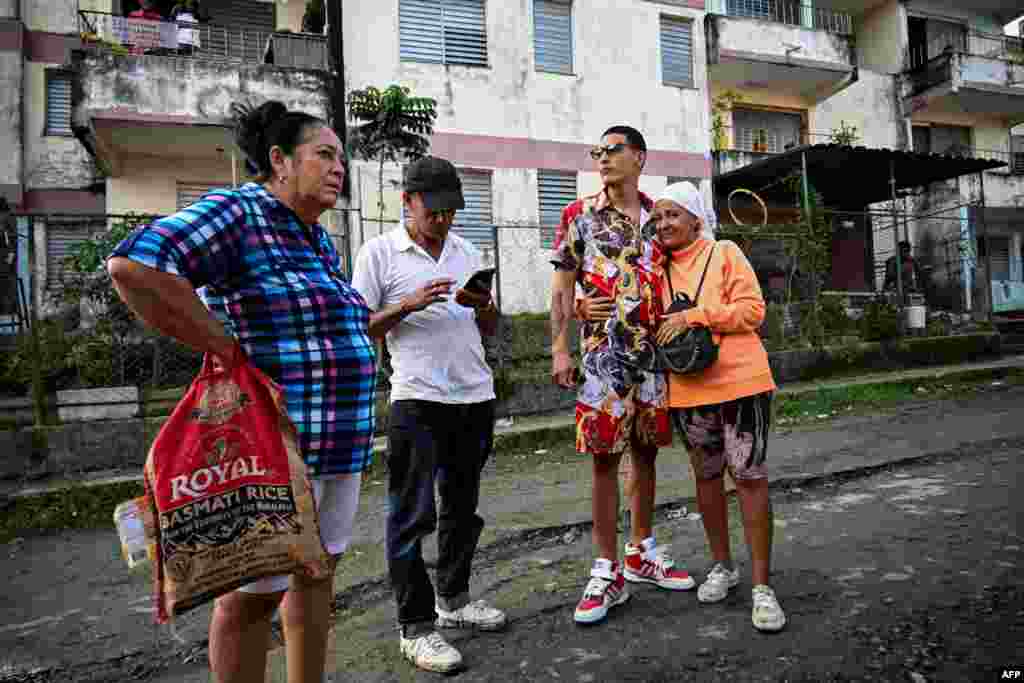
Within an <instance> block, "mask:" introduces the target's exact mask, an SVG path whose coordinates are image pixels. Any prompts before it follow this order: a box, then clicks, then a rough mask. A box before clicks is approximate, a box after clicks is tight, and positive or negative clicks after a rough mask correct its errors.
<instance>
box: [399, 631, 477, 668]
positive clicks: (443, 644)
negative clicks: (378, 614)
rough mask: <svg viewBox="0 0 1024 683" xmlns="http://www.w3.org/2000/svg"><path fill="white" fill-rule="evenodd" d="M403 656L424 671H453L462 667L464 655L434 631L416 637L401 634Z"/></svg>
mask: <svg viewBox="0 0 1024 683" xmlns="http://www.w3.org/2000/svg"><path fill="white" fill-rule="evenodd" d="M401 650H402V656H403V657H405V658H406V659H408V660H409V661H410V662H412V663H413V664H415V665H416V666H417V667H418V668H420V669H423V670H424V671H433V672H434V673H442V674H446V673H451V672H452V671H457V670H458V669H460V668H462V655H461V654H459V651H458V650H456V649H455V648H454V647H452V646H451V645H449V644H448V641H446V640H445V639H444V638H443V637H442V636H441V634H440V633H438V632H437V631H433V632H431V633H428V634H426V635H422V636H418V637H416V638H406V637H405V636H401Z"/></svg>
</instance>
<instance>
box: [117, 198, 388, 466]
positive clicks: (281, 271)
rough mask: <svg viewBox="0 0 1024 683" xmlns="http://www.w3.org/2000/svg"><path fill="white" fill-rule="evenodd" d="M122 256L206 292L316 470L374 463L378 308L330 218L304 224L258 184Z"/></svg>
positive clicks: (182, 215)
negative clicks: (345, 262) (357, 279)
mask: <svg viewBox="0 0 1024 683" xmlns="http://www.w3.org/2000/svg"><path fill="white" fill-rule="evenodd" d="M311 239H312V242H311ZM111 255H112V256H124V257H127V258H130V259H132V260H133V261H136V262H138V263H141V264H143V265H145V266H148V267H150V268H154V269H156V270H159V271H162V272H165V273H171V274H174V275H179V276H181V277H184V278H186V279H187V280H188V281H189V282H190V283H191V284H192V286H193V287H195V288H196V289H197V290H199V294H200V296H201V297H202V299H203V301H204V302H205V303H206V305H207V307H208V308H209V309H210V310H211V311H212V312H213V314H214V315H215V316H216V317H217V318H218V319H219V320H220V321H221V322H223V323H224V325H225V327H226V328H227V329H228V331H229V332H231V333H232V334H234V335H235V337H236V338H237V339H238V341H239V343H240V344H241V345H242V348H243V349H244V350H245V352H246V354H247V355H248V356H249V359H250V361H251V362H252V363H253V364H254V365H255V366H256V367H258V368H259V369H260V370H262V371H263V372H265V373H266V374H267V375H268V376H269V377H270V378H272V379H273V380H274V381H275V382H277V383H278V384H280V385H281V387H282V388H283V389H284V392H285V397H286V400H287V404H288V414H289V416H290V417H291V419H292V421H293V422H294V423H295V426H296V427H297V428H298V432H299V446H300V449H301V451H302V454H303V457H304V458H305V461H306V465H307V467H308V471H309V474H310V475H311V476H327V475H332V474H346V473H354V472H361V471H362V470H363V469H365V468H366V467H367V466H368V465H369V463H370V459H371V454H372V450H373V430H374V391H375V388H376V387H375V384H376V367H375V360H376V359H375V351H374V345H373V343H372V341H371V340H370V337H369V334H368V331H367V328H368V325H369V314H370V311H369V309H368V308H367V307H366V302H365V301H364V300H363V298H362V296H360V295H359V293H358V292H357V291H356V290H355V289H353V288H352V287H351V285H349V283H348V282H346V281H345V280H344V275H343V274H342V271H341V261H340V259H339V257H338V253H337V251H335V249H334V245H333V244H332V243H331V240H330V238H329V237H328V235H327V233H326V232H325V231H324V229H323V228H322V227H320V225H313V226H311V227H309V228H306V227H304V225H303V224H302V223H301V222H300V221H299V219H298V217H297V216H296V215H295V213H294V212H292V211H291V209H289V208H288V207H286V206H285V205H284V204H282V203H281V202H280V201H278V200H277V199H276V198H275V197H274V196H273V195H272V194H270V193H269V192H267V191H266V190H265V189H264V188H263V187H262V186H260V185H258V184H256V183H247V184H245V185H243V186H242V187H240V188H238V189H237V190H215V191H212V192H210V193H209V194H207V195H206V196H204V197H203V198H202V200H200V201H199V202H197V203H195V204H193V205H192V206H189V207H187V208H184V209H182V210H181V211H179V212H178V213H176V214H174V215H172V216H168V217H166V218H161V219H159V220H157V221H155V222H153V223H152V224H151V225H147V226H143V227H140V228H139V229H137V230H135V232H133V233H132V234H131V235H130V236H129V237H128V238H127V239H125V240H124V241H123V242H122V243H121V244H119V245H118V246H117V248H116V249H115V250H114V253H113V254H111Z"/></svg>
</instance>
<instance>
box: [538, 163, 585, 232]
mask: <svg viewBox="0 0 1024 683" xmlns="http://www.w3.org/2000/svg"><path fill="white" fill-rule="evenodd" d="M576 194H577V190H576V174H575V173H573V172H570V171H548V170H544V169H541V170H538V171H537V198H538V203H539V204H540V248H541V249H552V248H553V247H554V246H555V230H556V229H557V227H558V224H559V222H561V220H562V209H564V208H565V207H566V206H568V205H569V204H571V203H572V202H573V201H575V199H576Z"/></svg>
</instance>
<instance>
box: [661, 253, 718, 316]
mask: <svg viewBox="0 0 1024 683" xmlns="http://www.w3.org/2000/svg"><path fill="white" fill-rule="evenodd" d="M714 255H715V245H714V244H712V245H711V253H710V254H708V260H707V261H705V262H704V272H702V273H701V274H700V283H699V284H698V285H697V292H696V293H695V294H694V295H693V305H694V306H696V305H697V300H698V299H700V290H701V289H703V288H704V278H705V277H706V276H707V274H708V266H710V265H711V257H712V256H714ZM674 265H675V264H674V263H672V262H671V260H670V261H669V267H670V268H671V267H672V266H674ZM665 279H666V280H668V294H669V297H670V300H671V301H675V298H676V292H675V289H674V288H673V287H672V274H671V273H669V276H668V277H667V278H665Z"/></svg>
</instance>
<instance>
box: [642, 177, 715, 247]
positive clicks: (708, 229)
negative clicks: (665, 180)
mask: <svg viewBox="0 0 1024 683" xmlns="http://www.w3.org/2000/svg"><path fill="white" fill-rule="evenodd" d="M662 199H670V200H672V201H674V202H675V203H676V204H678V205H679V206H681V207H683V208H684V209H686V210H687V211H689V212H690V213H692V214H693V215H694V216H696V217H697V218H699V219H700V222H701V230H700V236H701V237H704V238H706V239H709V240H713V239H715V230H716V229H717V228H718V219H717V218H716V217H715V211H714V209H712V208H711V207H710V206H708V205H707V202H705V201H704V195H702V194H701V192H700V190H698V189H697V188H696V186H694V184H693V183H691V182H689V181H686V180H684V181H683V182H681V183H673V184H672V185H669V186H668V187H666V188H665V189H664V190H662V191H661V194H659V195H658V197H657V199H655V200H654V201H656V202H657V201H660V200H662Z"/></svg>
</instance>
